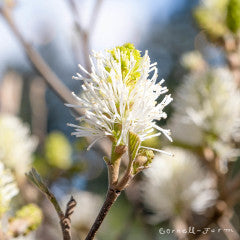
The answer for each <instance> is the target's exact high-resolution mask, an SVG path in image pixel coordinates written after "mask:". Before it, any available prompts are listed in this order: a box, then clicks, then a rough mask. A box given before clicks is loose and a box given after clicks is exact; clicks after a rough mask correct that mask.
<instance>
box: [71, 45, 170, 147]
mask: <svg viewBox="0 0 240 240" xmlns="http://www.w3.org/2000/svg"><path fill="white" fill-rule="evenodd" d="M91 62H92V69H91V70H92V72H91V73H88V72H87V71H86V70H85V69H83V68H82V67H81V66H80V68H81V70H82V71H83V72H84V73H86V74H87V75H88V76H89V78H85V77H83V76H82V75H80V74H77V77H76V79H79V80H82V81H83V85H82V89H83V94H82V95H81V97H77V96H76V98H77V100H78V105H68V106H70V107H74V108H78V107H79V108H82V109H84V110H85V115H84V116H83V117H80V118H78V120H79V121H80V122H83V124H82V126H78V125H74V124H69V125H70V126H72V127H75V132H74V133H73V134H74V135H76V136H77V137H86V136H93V137H95V138H96V140H98V139H100V138H103V137H109V138H110V139H111V140H112V141H113V142H115V143H116V144H117V145H119V144H124V145H127V136H128V133H129V131H132V132H134V133H135V134H137V135H138V136H139V138H140V140H141V141H144V140H146V139H148V138H151V137H154V136H159V135H160V134H161V132H162V133H164V134H165V136H166V137H167V138H168V139H170V140H171V138H170V131H169V130H165V129H163V128H161V127H159V126H157V125H156V123H155V120H160V119H162V118H166V113H165V112H163V108H164V107H165V106H166V105H168V104H169V103H170V102H171V101H172V98H171V96H170V95H166V96H165V97H164V98H163V100H162V101H161V102H160V103H157V99H158V98H159V96H160V95H162V94H165V93H166V92H167V91H168V89H167V88H166V87H163V86H162V84H163V82H164V81H163V80H162V81H160V82H158V83H157V68H156V63H153V64H151V63H150V58H149V56H148V53H147V51H146V52H145V54H144V56H141V54H140V51H138V50H136V49H135V47H134V46H133V45H132V44H125V45H123V46H121V47H116V48H114V49H112V50H108V51H106V52H105V54H102V53H94V54H93V57H92V58H91ZM149 75H151V77H150V76H149ZM84 123H85V124H84ZM155 129H156V130H157V131H158V132H157V133H155V132H154V130H155Z"/></svg>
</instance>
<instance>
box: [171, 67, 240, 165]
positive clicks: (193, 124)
mask: <svg viewBox="0 0 240 240" xmlns="http://www.w3.org/2000/svg"><path fill="white" fill-rule="evenodd" d="M174 110H175V112H174V114H173V117H172V119H171V120H170V125H169V127H170V128H171V129H172V134H173V138H174V139H175V140H176V141H180V142H184V143H187V144H189V145H198V146H203V145H204V144H206V143H207V144H208V145H210V146H211V147H213V148H214V149H215V151H217V152H218V154H219V156H220V157H221V158H224V159H226V157H227V155H228V154H229V153H230V152H231V154H230V155H231V156H230V155H229V157H232V156H233V153H234V155H236V154H237V152H236V151H235V150H233V149H232V150H231V145H230V143H231V140H232V139H234V140H236V141H239V140H240V92H239V90H238V89H237V86H236V84H235V82H234V79H233V77H232V75H231V73H230V72H229V71H228V70H227V69H224V68H217V69H208V70H207V71H205V72H201V73H190V74H189V75H188V76H187V77H186V79H185V80H184V83H183V84H182V85H181V86H180V87H179V89H178V90H177V91H176V96H175V102H174ZM223 143H224V144H225V145H228V147H227V148H225V149H228V151H227V152H225V151H224V149H221V151H218V150H220V148H219V147H217V146H219V144H223ZM224 161H225V160H224Z"/></svg>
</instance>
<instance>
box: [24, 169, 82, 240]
mask: <svg viewBox="0 0 240 240" xmlns="http://www.w3.org/2000/svg"><path fill="white" fill-rule="evenodd" d="M26 177H27V178H28V179H29V180H30V181H31V182H32V183H33V184H34V185H35V186H36V187H37V188H38V189H39V190H40V191H41V192H42V193H43V194H45V195H46V197H47V198H48V199H49V201H50V202H51V203H52V205H53V207H54V209H55V211H56V213H57V215H58V218H59V220H60V226H61V229H62V235H63V240H71V239H72V237H71V231H70V230H71V220H70V216H71V215H72V214H73V210H74V208H75V206H76V204H77V203H76V201H75V200H74V198H73V197H71V199H70V201H69V202H68V203H67V208H66V212H65V214H64V213H63V211H62V209H61V207H60V205H59V203H58V201H57V199H56V197H55V196H54V194H53V193H52V192H51V191H50V190H49V189H48V187H47V186H46V185H45V183H44V182H43V179H42V178H41V176H40V175H39V173H38V172H37V171H36V170H35V169H34V168H32V170H31V171H30V172H29V173H28V174H26Z"/></svg>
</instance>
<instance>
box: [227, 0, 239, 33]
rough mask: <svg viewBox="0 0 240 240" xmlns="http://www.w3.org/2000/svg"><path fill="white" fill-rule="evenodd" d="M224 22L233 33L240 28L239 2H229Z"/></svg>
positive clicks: (235, 0) (233, 0)
mask: <svg viewBox="0 0 240 240" xmlns="http://www.w3.org/2000/svg"><path fill="white" fill-rule="evenodd" d="M226 22H227V26H228V28H229V29H230V30H231V31H232V32H233V33H237V32H238V30H239V28H240V0H229V3H228V7H227V19H226Z"/></svg>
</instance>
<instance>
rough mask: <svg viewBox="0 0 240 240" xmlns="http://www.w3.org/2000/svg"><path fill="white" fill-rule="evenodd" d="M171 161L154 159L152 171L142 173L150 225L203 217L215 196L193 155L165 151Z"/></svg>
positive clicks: (143, 192) (160, 158)
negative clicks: (192, 214) (176, 218)
mask: <svg viewBox="0 0 240 240" xmlns="http://www.w3.org/2000/svg"><path fill="white" fill-rule="evenodd" d="M166 150H167V151H169V152H171V153H173V154H174V157H170V156H167V155H163V154H159V155H156V156H155V158H154V160H153V163H152V167H151V168H149V169H147V170H145V171H144V179H143V182H142V194H143V195H142V196H143V200H144V203H145V206H146V207H147V208H149V209H150V210H152V211H153V213H154V217H153V218H152V219H151V220H152V221H156V222H157V221H161V220H163V219H165V218H171V217H174V216H185V214H187V213H189V211H194V212H197V213H200V214H201V213H203V212H204V211H205V210H206V209H207V208H208V207H210V206H212V205H213V204H214V202H215V199H216V198H217V196H218V193H217V191H216V190H215V188H214V184H215V183H214V180H213V179H212V178H210V176H208V175H207V173H206V172H205V170H204V169H203V168H202V167H201V165H200V164H199V162H198V160H197V158H196V157H195V155H193V154H192V153H190V152H188V151H184V150H181V149H180V148H167V149H166Z"/></svg>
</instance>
